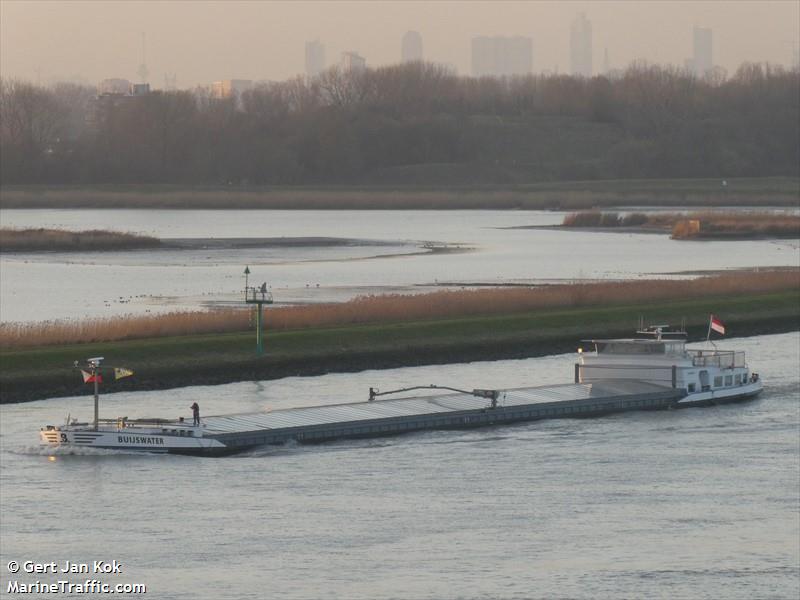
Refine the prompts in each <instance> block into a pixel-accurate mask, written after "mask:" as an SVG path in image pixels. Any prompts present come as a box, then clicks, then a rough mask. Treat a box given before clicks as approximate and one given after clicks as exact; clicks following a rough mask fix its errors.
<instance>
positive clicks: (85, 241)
mask: <svg viewBox="0 0 800 600" xmlns="http://www.w3.org/2000/svg"><path fill="white" fill-rule="evenodd" d="M160 244H161V241H160V240H159V239H158V238H154V237H150V236H146V235H138V234H135V233H124V232H120V231H104V230H100V229H91V230H86V231H65V230H63V229H44V228H30V229H28V228H25V229H16V228H11V227H3V228H0V252H42V251H50V252H86V251H89V250H135V249H138V248H154V247H157V246H159V245H160Z"/></svg>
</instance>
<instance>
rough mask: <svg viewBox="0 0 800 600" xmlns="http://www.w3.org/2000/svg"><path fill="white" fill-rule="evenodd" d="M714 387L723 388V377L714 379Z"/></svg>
mask: <svg viewBox="0 0 800 600" xmlns="http://www.w3.org/2000/svg"><path fill="white" fill-rule="evenodd" d="M714 387H722V376H720V377H714Z"/></svg>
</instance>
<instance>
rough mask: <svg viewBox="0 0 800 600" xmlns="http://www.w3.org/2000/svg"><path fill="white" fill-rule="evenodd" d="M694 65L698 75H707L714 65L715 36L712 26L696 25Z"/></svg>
mask: <svg viewBox="0 0 800 600" xmlns="http://www.w3.org/2000/svg"><path fill="white" fill-rule="evenodd" d="M693 42H694V44H693V55H692V66H693V67H694V73H695V75H697V76H698V77H705V75H706V74H707V73H708V72H709V71H711V69H712V68H713V67H714V52H713V47H714V38H713V34H712V31H711V29H710V28H707V27H695V28H694V36H693Z"/></svg>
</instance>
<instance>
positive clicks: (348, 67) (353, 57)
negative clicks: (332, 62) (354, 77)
mask: <svg viewBox="0 0 800 600" xmlns="http://www.w3.org/2000/svg"><path fill="white" fill-rule="evenodd" d="M340 64H341V67H342V71H363V70H364V69H366V68H367V59H366V58H364V57H363V56H361V55H360V54H359V53H358V52H353V51H350V52H342V60H341V63H340Z"/></svg>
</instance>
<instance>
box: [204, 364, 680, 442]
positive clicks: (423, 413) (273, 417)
mask: <svg viewBox="0 0 800 600" xmlns="http://www.w3.org/2000/svg"><path fill="white" fill-rule="evenodd" d="M499 392H500V393H499V396H498V400H497V405H496V406H495V407H492V401H491V400H490V399H488V398H484V397H478V396H474V395H472V394H468V393H446V394H440V395H435V396H414V397H405V398H393V399H386V400H374V401H371V402H355V403H343V404H328V405H322V406H309V407H302V408H287V409H279V410H272V411H266V412H261V413H242V414H232V415H219V416H209V417H204V418H203V424H204V436H205V437H209V438H214V439H218V440H219V441H221V442H222V443H224V444H225V445H226V446H228V447H231V448H234V447H239V446H254V445H261V444H269V443H283V442H286V441H289V440H296V441H301V442H317V441H328V440H335V439H342V438H351V437H374V436H380V435H393V434H398V433H406V432H410V431H420V430H426V429H454V428H467V427H480V426H485V425H495V424H503V423H513V422H518V421H528V420H535V419H545V418H564V417H584V416H594V415H598V414H604V413H610V412H620V411H625V410H647V409H659V408H667V407H669V406H672V405H674V404H675V403H676V402H677V401H678V400H679V399H680V398H682V397H683V396H684V395H685V393H684V391H683V390H680V389H673V388H671V387H665V386H660V385H655V384H652V383H647V382H643V381H633V380H613V381H602V382H595V383H570V384H561V385H551V386H542V387H528V388H518V389H509V390H499Z"/></svg>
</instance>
